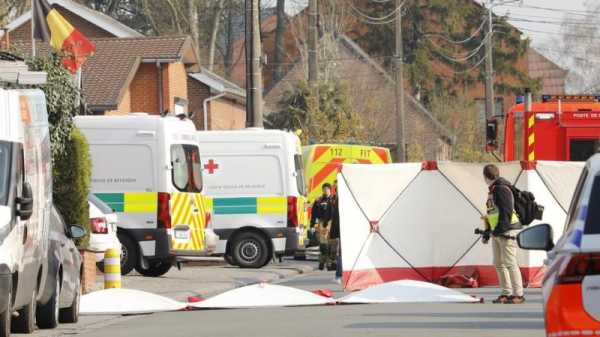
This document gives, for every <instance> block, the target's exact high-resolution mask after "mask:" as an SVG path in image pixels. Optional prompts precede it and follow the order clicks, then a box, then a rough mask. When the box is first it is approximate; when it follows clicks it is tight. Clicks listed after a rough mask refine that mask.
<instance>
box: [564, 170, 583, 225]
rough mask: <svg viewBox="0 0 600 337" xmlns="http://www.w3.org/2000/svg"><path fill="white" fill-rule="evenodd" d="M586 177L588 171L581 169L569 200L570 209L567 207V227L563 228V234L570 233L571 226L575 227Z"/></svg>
mask: <svg viewBox="0 0 600 337" xmlns="http://www.w3.org/2000/svg"><path fill="white" fill-rule="evenodd" d="M587 176H588V170H587V168H584V169H583V172H582V173H581V177H580V178H579V182H578V183H577V187H576V188H575V193H574V194H573V199H572V200H571V207H569V215H568V216H569V217H568V219H567V225H566V226H565V232H568V231H570V230H571V229H572V228H573V226H574V225H575V222H576V220H577V215H578V214H579V205H580V202H579V201H580V200H579V199H581V195H582V192H583V187H584V186H585V181H586V179H587Z"/></svg>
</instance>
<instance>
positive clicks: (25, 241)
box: [23, 226, 27, 244]
mask: <svg viewBox="0 0 600 337" xmlns="http://www.w3.org/2000/svg"><path fill="white" fill-rule="evenodd" d="M23 228H24V229H23V244H26V243H27V226H23Z"/></svg>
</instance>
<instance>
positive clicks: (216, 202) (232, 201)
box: [213, 197, 258, 215]
mask: <svg viewBox="0 0 600 337" xmlns="http://www.w3.org/2000/svg"><path fill="white" fill-rule="evenodd" d="M213 210H214V213H215V215H219V214H256V213H257V211H258V203H257V200H256V198H252V197H250V198H215V199H213Z"/></svg>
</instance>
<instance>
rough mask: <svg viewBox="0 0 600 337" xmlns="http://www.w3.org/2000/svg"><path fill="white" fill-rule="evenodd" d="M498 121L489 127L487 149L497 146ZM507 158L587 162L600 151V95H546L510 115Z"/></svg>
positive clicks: (508, 119) (522, 105) (516, 107)
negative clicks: (528, 106)
mask: <svg viewBox="0 0 600 337" xmlns="http://www.w3.org/2000/svg"><path fill="white" fill-rule="evenodd" d="M496 136H497V121H495V120H491V121H489V122H488V126H487V138H488V143H487V145H488V146H487V148H488V150H490V149H491V150H493V149H495V148H497V141H496ZM503 147H504V161H513V160H524V161H536V160H553V161H586V160H588V159H589V158H590V157H591V156H592V155H594V154H595V153H597V152H598V151H599V150H600V96H587V95H577V96H572V95H543V96H542V101H541V102H533V103H531V108H530V109H529V111H525V104H524V103H522V102H521V103H519V104H517V105H515V106H514V107H513V108H512V109H511V110H510V111H509V112H508V114H507V115H506V121H505V127H504V144H503Z"/></svg>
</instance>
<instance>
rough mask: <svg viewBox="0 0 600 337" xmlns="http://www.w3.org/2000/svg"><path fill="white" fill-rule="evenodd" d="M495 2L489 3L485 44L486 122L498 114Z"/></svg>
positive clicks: (492, 0)
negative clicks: (495, 60) (496, 108)
mask: <svg viewBox="0 0 600 337" xmlns="http://www.w3.org/2000/svg"><path fill="white" fill-rule="evenodd" d="M493 4H494V0H490V1H489V8H488V13H487V15H488V18H487V20H488V29H487V39H486V40H487V41H486V42H485V117H486V120H488V119H490V118H493V117H494V116H495V115H496V113H495V112H494V108H495V106H496V99H495V96H494V59H493V57H494V55H493V54H494V45H493V33H494V22H493V13H492V8H493Z"/></svg>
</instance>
